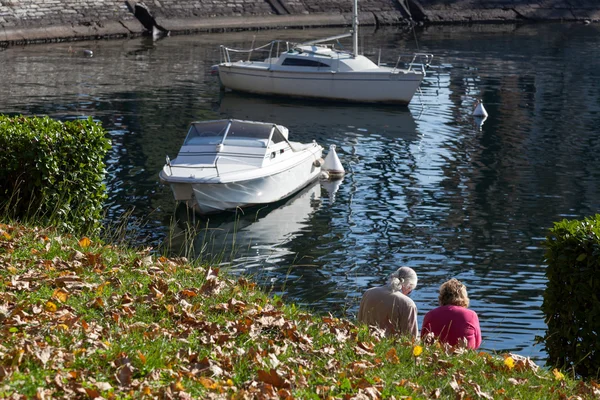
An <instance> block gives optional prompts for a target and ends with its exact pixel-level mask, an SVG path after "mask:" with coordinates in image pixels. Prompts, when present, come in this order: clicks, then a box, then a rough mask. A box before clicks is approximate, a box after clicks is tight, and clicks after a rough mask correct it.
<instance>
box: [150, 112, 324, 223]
mask: <svg viewBox="0 0 600 400" xmlns="http://www.w3.org/2000/svg"><path fill="white" fill-rule="evenodd" d="M288 135H289V132H288V129H287V128H286V127H284V126H282V125H276V124H271V123H265V122H254V121H243V120H236V119H229V120H212V121H203V122H193V123H192V124H191V126H190V129H189V131H188V134H187V137H186V138H185V141H184V142H183V146H182V147H181V149H180V150H179V154H178V155H177V157H176V158H175V159H173V160H170V159H169V158H168V157H167V162H166V164H165V166H164V167H163V169H162V171H160V173H159V176H160V179H161V182H163V183H167V184H169V185H170V186H171V189H172V191H173V195H174V197H175V200H177V201H185V202H186V203H187V204H188V206H190V207H193V208H194V209H196V210H197V211H198V212H199V213H200V214H211V213H216V212H221V211H226V210H236V209H237V208H243V207H249V206H254V205H260V204H268V203H273V202H276V201H279V200H281V199H284V198H286V197H288V196H290V195H292V194H294V193H296V192H298V191H299V190H300V189H302V188H303V187H305V186H307V185H308V184H309V183H310V182H312V181H314V180H315V179H317V178H318V177H319V175H320V173H321V164H322V161H323V160H322V158H321V157H322V154H323V148H322V147H321V146H320V145H318V144H317V143H316V142H314V141H313V142H312V143H307V144H303V143H298V142H292V141H290V140H289V138H288Z"/></svg>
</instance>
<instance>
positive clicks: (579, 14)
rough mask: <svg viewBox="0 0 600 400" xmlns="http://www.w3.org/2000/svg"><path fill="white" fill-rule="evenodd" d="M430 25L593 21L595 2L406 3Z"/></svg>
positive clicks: (599, 6) (599, 13) (599, 8)
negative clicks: (411, 5) (410, 4)
mask: <svg viewBox="0 0 600 400" xmlns="http://www.w3.org/2000/svg"><path fill="white" fill-rule="evenodd" d="M410 1H411V2H412V4H413V7H414V8H415V12H416V13H418V14H422V18H421V19H424V20H426V21H428V22H430V23H431V22H432V23H444V22H446V23H447V22H488V21H489V22H498V21H500V22H502V21H560V20H566V21H584V20H589V21H596V20H600V1H598V0H574V1H573V0H410Z"/></svg>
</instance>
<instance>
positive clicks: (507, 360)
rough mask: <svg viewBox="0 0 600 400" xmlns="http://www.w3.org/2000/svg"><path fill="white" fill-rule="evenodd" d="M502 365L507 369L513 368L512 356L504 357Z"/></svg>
mask: <svg viewBox="0 0 600 400" xmlns="http://www.w3.org/2000/svg"><path fill="white" fill-rule="evenodd" d="M504 365H506V366H507V367H508V369H513V368H514V367H515V360H514V359H513V358H512V357H510V356H509V357H506V358H505V359H504Z"/></svg>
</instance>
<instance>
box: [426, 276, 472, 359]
mask: <svg viewBox="0 0 600 400" xmlns="http://www.w3.org/2000/svg"><path fill="white" fill-rule="evenodd" d="M439 301H440V306H439V307H438V308H434V309H433V310H431V311H429V312H428V313H427V314H425V318H424V319H423V326H422V328H421V337H422V338H425V337H426V336H427V335H428V334H430V333H433V335H434V336H435V337H436V338H438V339H439V340H440V342H443V343H448V344H449V345H451V346H456V345H457V344H458V343H459V342H466V345H467V347H468V348H470V349H476V348H478V347H479V345H480V344H481V329H480V328H479V318H478V317H477V314H476V313H475V311H472V310H469V309H468V308H467V307H469V296H468V295H467V288H466V287H465V285H463V284H462V283H461V282H460V281H459V280H457V279H454V278H453V279H450V280H449V281H447V282H444V283H443V284H442V286H440V295H439Z"/></svg>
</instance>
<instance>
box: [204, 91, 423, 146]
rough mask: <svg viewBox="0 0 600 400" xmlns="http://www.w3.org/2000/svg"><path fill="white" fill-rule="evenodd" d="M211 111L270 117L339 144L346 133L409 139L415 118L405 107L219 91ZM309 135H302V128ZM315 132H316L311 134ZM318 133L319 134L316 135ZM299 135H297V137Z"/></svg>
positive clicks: (414, 133) (413, 136) (415, 132)
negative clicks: (219, 94)
mask: <svg viewBox="0 0 600 400" xmlns="http://www.w3.org/2000/svg"><path fill="white" fill-rule="evenodd" d="M214 111H216V112H218V113H219V114H221V115H222V116H223V117H225V118H238V119H244V120H251V121H271V122H273V123H276V124H283V125H285V126H287V127H289V128H290V130H293V131H294V132H295V135H296V137H297V138H298V139H297V140H300V141H302V140H308V139H310V140H312V139H316V141H317V142H318V143H320V144H321V145H324V147H326V148H327V147H328V145H329V144H336V145H338V148H339V146H342V145H343V143H344V140H347V139H348V138H349V137H357V136H363V137H364V136H368V135H377V136H378V137H382V138H385V139H388V140H389V139H392V140H396V139H400V140H403V141H407V142H413V141H416V140H418V139H419V134H418V129H417V122H416V120H415V116H413V114H412V112H411V110H410V109H409V108H406V107H398V106H386V105H359V104H346V103H330V102H318V101H310V100H300V99H288V98H271V97H266V96H253V95H247V94H243V93H237V92H222V93H221V96H220V98H219V99H218V101H217V102H215V104H214ZM303 131H305V132H306V134H307V135H308V134H310V135H311V136H310V137H302V132H303ZM315 135H316V136H315ZM319 135H321V136H319ZM298 136H299V137H298Z"/></svg>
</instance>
